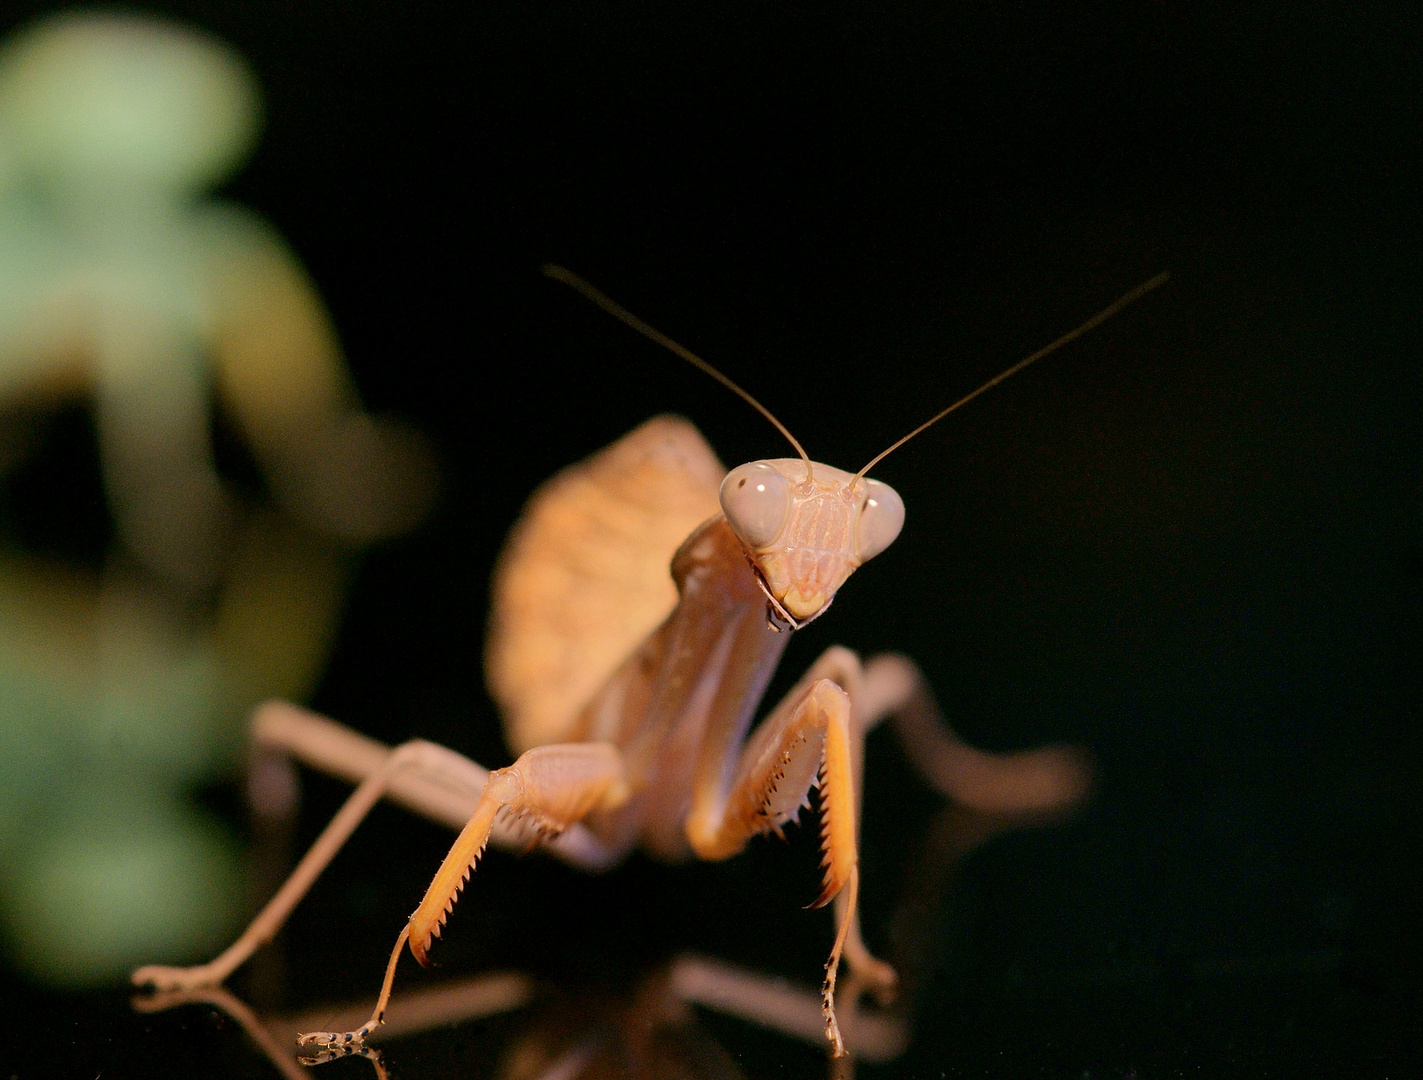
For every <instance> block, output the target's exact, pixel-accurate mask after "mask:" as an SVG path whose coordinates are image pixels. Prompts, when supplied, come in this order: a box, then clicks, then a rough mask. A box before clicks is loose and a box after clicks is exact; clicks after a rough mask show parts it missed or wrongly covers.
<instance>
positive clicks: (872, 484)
mask: <svg viewBox="0 0 1423 1080" xmlns="http://www.w3.org/2000/svg"><path fill="white" fill-rule="evenodd" d="M865 487H866V488H867V489H868V490H867V492H866V494H865V501H864V504H863V505H861V507H860V514H859V517H857V518H856V519H855V554H856V556H858V558H859V560H860V562H861V563H866V562H869V561H870V560H871V559H873V558H874V557H875V556H876V555H878V554H879V553H880V552H881V551H883V550H884V549H885V548H887V547H889V545H890V544H892V543H894V538H895V537H896V536H898V535H899V530H900V529H902V528H904V500H903V499H901V498H900V497H899V492H897V491H895V490H894V488H892V487H890V486H889V485H888V484H882V483H880V482H879V481H878V480H866V481H865Z"/></svg>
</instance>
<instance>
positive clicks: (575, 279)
mask: <svg viewBox="0 0 1423 1080" xmlns="http://www.w3.org/2000/svg"><path fill="white" fill-rule="evenodd" d="M543 273H544V277H550V278H553V280H554V281H561V282H563V283H564V284H565V285H568V286H570V287H571V288H573V289H576V290H577V291H578V292H580V293H582V294H583V295H584V296H586V297H587V298H588V299H589V300H591V301H593V303H595V304H597V305H598V306H599V307H600V308H602V309H603V310H604V311H606V312H607V313H608V314H609V315H611V316H612V317H613V318H615V319H617V320H618V321H619V322H622V323H625V324H627V325H628V326H630V327H632V328H633V329H634V330H636V331H637V332H638V333H639V334H641V335H642V336H643V337H645V338H650V339H651V340H653V341H655V342H657V344H659V345H661V346H662V347H663V348H664V349H666V350H668V351H669V352H671V353H675V354H676V355H677V356H680V357H681V358H682V359H683V360H685V361H687V363H689V364H691V365H692V366H693V367H694V368H697V369H698V370H700V371H704V372H706V374H708V375H710V376H711V377H712V378H713V379H715V380H716V381H717V382H719V383H721V385H722V386H724V387H726V388H727V389H728V390H730V391H731V392H732V393H733V394H736V395H737V396H738V397H740V398H741V399H742V400H743V401H745V402H746V403H747V404H748V405H750V406H751V407H752V408H753V409H755V410H756V411H757V412H758V413H760V414H761V415H762V416H764V417H765V418H766V419H767V420H769V421H771V423H772V424H774V425H775V426H776V430H777V431H779V432H780V433H781V434H782V435H784V436H785V437H786V440H787V441H788V442H789V443H790V444H791V445H792V446H794V447H795V451H796V453H797V454H799V455H800V457H801V460H802V461H804V462H805V479H806V481H807V482H809V481H810V479H811V477H812V475H813V472H814V468H815V467H814V466H813V465H812V464H811V462H810V455H809V454H807V453H806V452H805V448H804V447H803V446H801V444H800V443H799V442H798V441H797V440H796V437H795V436H794V435H792V434H791V433H790V429H789V428H787V427H786V425H785V424H783V423H781V422H780V421H779V420H777V419H776V418H775V416H774V415H773V414H772V412H771V410H770V409H768V408H766V406H764V405H762V404H761V403H760V402H759V401H757V400H756V399H755V398H754V397H752V396H751V395H750V394H748V393H747V392H746V391H745V390H743V389H741V387H739V386H737V385H736V384H735V383H734V382H732V381H731V380H730V379H729V378H727V377H726V376H725V375H723V374H722V373H721V372H720V371H718V370H717V369H716V368H714V367H712V366H711V365H710V364H708V363H707V362H706V361H705V360H703V359H702V358H701V357H700V356H698V355H697V354H696V353H694V352H692V350H691V349H688V348H687V347H686V346H684V345H679V344H678V343H677V342H675V341H673V340H672V339H671V338H670V337H668V336H667V335H666V334H664V333H663V332H662V331H661V330H658V329H657V328H656V327H655V326H649V325H648V324H647V323H645V322H643V321H642V320H641V319H639V318H638V317H637V316H636V315H634V314H633V313H632V312H631V311H629V310H628V309H627V308H625V307H623V306H622V305H621V304H619V303H618V302H617V301H616V300H614V299H613V298H612V297H610V296H608V295H606V294H605V293H603V292H601V291H600V290H598V289H595V288H594V287H593V286H592V285H589V284H588V283H587V282H586V281H584V280H583V279H582V278H581V277H579V276H578V275H577V274H575V273H574V272H573V271H572V270H566V269H564V268H563V267H562V266H557V265H555V264H554V263H545V264H544V267H543ZM1019 366H1021V365H1019ZM925 426H927V425H925ZM916 434H917V433H916ZM890 449H893V447H891V448H890ZM881 456H883V455H881Z"/></svg>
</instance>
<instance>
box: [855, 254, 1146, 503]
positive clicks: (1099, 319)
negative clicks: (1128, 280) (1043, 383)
mask: <svg viewBox="0 0 1423 1080" xmlns="http://www.w3.org/2000/svg"><path fill="white" fill-rule="evenodd" d="M1169 280H1171V271H1170V270H1163V271H1161V273H1159V274H1157V275H1156V276H1155V277H1154V278H1152V279H1151V280H1150V281H1144V282H1142V283H1141V284H1140V285H1138V286H1137V287H1136V288H1135V289H1132V290H1131V292H1129V293H1127V294H1126V295H1125V296H1123V297H1122V298H1121V299H1119V300H1117V301H1116V302H1115V303H1113V304H1108V305H1107V306H1106V307H1104V308H1103V309H1102V310H1101V311H1099V312H1097V314H1095V315H1093V316H1092V317H1091V318H1090V319H1088V320H1087V321H1086V322H1084V323H1083V324H1082V325H1081V326H1079V327H1078V328H1077V329H1076V330H1069V331H1068V332H1067V333H1065V334H1063V335H1062V337H1060V338H1058V339H1057V340H1056V341H1054V342H1053V343H1052V344H1051V345H1047V346H1044V347H1043V348H1041V349H1039V350H1038V351H1037V352H1035V353H1033V355H1032V356H1029V357H1027V358H1026V359H1024V360H1019V361H1018V362H1017V363H1016V364H1014V365H1013V366H1012V367H1010V368H1009V369H1008V370H1007V371H1003V372H1000V373H999V374H997V375H995V376H993V378H991V379H989V380H988V381H987V382H986V383H984V384H983V385H982V386H980V387H979V388H978V389H977V390H975V391H974V392H973V393H971V394H967V395H965V396H964V397H961V398H959V399H958V400H957V401H955V402H954V403H953V404H952V405H950V406H949V407H948V408H947V409H944V410H943V411H942V412H939V413H936V414H935V415H933V416H931V417H930V418H929V419H928V420H925V421H924V422H923V423H922V424H920V425H919V426H918V427H917V428H915V429H914V430H913V431H911V432H910V433H909V434H908V435H906V436H904V438H902V439H900V440H899V441H898V442H895V443H893V444H891V445H890V447H889V449H887V450H881V451H880V452H879V453H878V454H876V455H875V456H874V457H872V458H870V461H869V464H868V465H866V466H865V467H864V468H863V469H861V470H860V471H859V472H857V473H856V474H855V477H854V479H853V480H851V481H850V486H851V487H854V485H855V484H857V483H858V482H859V481H860V478H861V477H863V476H864V475H865V473H867V472H869V471H870V470H871V469H873V468H874V467H875V466H876V465H878V464H879V463H880V462H881V461H883V460H884V459H885V458H887V457H889V455H890V454H892V453H894V452H895V451H896V450H898V449H899V448H900V447H901V446H903V445H904V444H905V443H907V442H908V441H909V440H910V439H912V438H914V436H916V435H918V434H919V433H920V432H922V431H924V430H925V429H927V428H931V427H933V426H934V425H935V424H937V423H938V422H939V421H940V420H942V419H943V418H944V417H946V416H948V415H949V413H951V412H953V411H954V410H955V409H957V408H960V407H961V406H964V405H967V404H968V403H969V402H970V401H972V400H973V399H974V398H976V397H978V395H979V394H981V393H983V392H984V391H985V390H992V389H993V388H994V387H995V386H997V385H998V384H999V383H1001V382H1002V381H1003V380H1004V379H1007V378H1009V377H1011V376H1013V375H1016V374H1018V372H1020V371H1022V370H1023V369H1024V368H1025V367H1027V366H1028V365H1029V364H1031V363H1033V362H1034V361H1036V360H1041V359H1042V358H1043V357H1044V356H1047V355H1048V354H1049V353H1053V352H1056V351H1057V350H1058V349H1060V348H1062V347H1063V346H1064V345H1066V344H1067V343H1068V342H1071V341H1075V340H1077V339H1078V338H1080V337H1081V336H1082V335H1083V334H1085V333H1087V331H1089V330H1092V329H1095V328H1096V327H1098V326H1100V325H1101V324H1102V323H1104V322H1106V321H1107V320H1108V319H1110V318H1111V317H1112V316H1113V315H1115V314H1116V313H1117V312H1119V311H1121V310H1122V308H1124V307H1126V306H1127V305H1128V304H1132V303H1135V302H1136V301H1137V300H1140V299H1141V298H1142V297H1143V296H1145V295H1146V294H1147V293H1149V292H1151V290H1152V289H1155V288H1158V287H1159V286H1161V285H1165V284H1166V282H1168V281H1169Z"/></svg>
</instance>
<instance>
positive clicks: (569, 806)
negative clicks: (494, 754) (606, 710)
mask: <svg viewBox="0 0 1423 1080" xmlns="http://www.w3.org/2000/svg"><path fill="white" fill-rule="evenodd" d="M627 798H628V787H627V783H626V781H625V779H624V777H623V764H622V756H621V755H620V754H619V753H618V751H617V749H616V747H614V746H612V745H610V744H608V743H568V744H563V745H555V746H539V747H535V748H534V749H532V750H529V751H527V752H526V753H524V754H523V755H521V756H520V758H519V760H518V761H516V762H514V764H512V765H510V766H509V767H508V768H507V769H496V770H495V771H494V772H492V773H490V774H489V780H488V782H487V783H486V784H485V785H484V792H483V794H481V795H480V797H479V803H478V805H477V806H476V807H475V810H474V814H473V816H472V817H471V818H470V819H469V822H468V823H467V824H466V825H465V827H464V831H463V832H461V833H460V835H459V838H458V839H456V840H455V843H454V846H453V847H452V848H450V853H449V854H448V855H446V856H445V861H444V862H443V863H441V864H440V869H439V870H437V871H436V872H435V877H434V880H432V881H431V882H430V887H429V888H428V889H426V891H425V898H424V899H423V900H421V901H420V906H419V907H418V908H416V909H415V913H414V914H413V915H411V916H410V922H409V924H408V925H407V926H406V927H405V929H404V930H402V931H401V932H400V936H399V938H397V939H396V942H395V948H394V949H393V950H392V951H391V954H390V962H389V963H388V964H387V965H386V969H385V980H384V982H383V983H382V984H381V990H380V997H379V998H378V999H377V1001H376V1007H375V1011H374V1012H373V1013H372V1014H371V1018H370V1019H369V1020H368V1021H366V1023H364V1024H362V1025H361V1026H360V1027H359V1028H357V1029H356V1030H355V1031H345V1032H328V1031H316V1032H311V1033H309V1034H305V1035H302V1036H301V1038H300V1039H298V1040H297V1041H298V1042H299V1043H300V1044H301V1045H302V1046H317V1047H333V1046H347V1045H350V1044H353V1043H360V1042H362V1041H363V1040H364V1039H365V1037H366V1036H367V1035H369V1034H370V1033H371V1032H372V1031H374V1030H375V1029H376V1028H377V1027H379V1026H380V1024H381V1020H382V1018H383V1017H384V1015H385V1007H386V1004H387V1002H389V1000H390V988H391V984H392V983H393V982H394V981H395V967H396V963H397V962H398V961H399V959H400V953H401V951H402V949H403V948H404V946H405V943H406V942H407V941H409V943H410V952H411V954H412V955H413V956H414V957H415V959H416V960H418V961H419V962H420V963H421V964H422V965H428V958H427V953H428V951H429V948H430V945H431V944H432V943H433V941H434V939H435V938H437V937H439V936H440V927H441V926H443V925H444V922H445V919H446V917H448V915H449V914H450V911H451V910H452V909H453V908H454V905H455V901H456V900H457V899H459V893H460V890H461V889H462V888H464V884H465V882H466V881H468V880H469V875H470V872H471V871H472V870H473V869H474V866H475V864H476V863H477V862H478V861H479V857H480V855H482V854H483V853H484V848H485V845H486V844H488V843H489V834H490V831H491V830H492V829H493V827H494V820H495V818H496V817H497V816H498V815H499V814H500V812H501V811H507V812H509V813H510V814H512V815H514V816H516V817H520V818H524V819H525V820H526V821H527V822H528V824H530V825H532V826H533V827H534V828H535V829H536V830H537V831H538V832H539V833H540V834H543V835H556V834H558V833H559V832H562V831H563V830H564V829H566V828H568V827H569V826H570V825H573V824H575V823H577V822H579V821H581V820H582V819H583V818H585V817H586V816H587V815H588V814H590V813H592V812H593V811H595V810H611V809H615V808H616V807H618V806H621V805H622V804H623V803H624V802H626V801H627Z"/></svg>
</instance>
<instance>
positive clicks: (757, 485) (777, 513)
mask: <svg viewBox="0 0 1423 1080" xmlns="http://www.w3.org/2000/svg"><path fill="white" fill-rule="evenodd" d="M790 506H791V486H790V484H789V483H788V482H787V481H786V478H785V477H784V476H782V475H781V474H780V473H779V472H777V471H776V470H775V469H774V468H772V467H771V466H770V465H767V464H766V463H765V462H764V461H753V462H752V463H751V464H750V465H740V466H738V467H737V468H735V469H732V470H731V472H729V473H727V474H726V479H725V480H723V481H722V482H721V510H722V513H724V514H725V515H726V520H727V521H728V522H730V523H731V527H732V529H734V530H735V531H736V535H737V536H739V537H741V539H742V542H743V543H745V544H746V545H747V546H748V547H751V548H757V549H759V548H765V547H769V546H770V544H771V543H772V542H774V541H775V539H776V537H778V536H780V535H781V530H782V529H784V528H785V527H786V518H787V517H788V516H789V515H790Z"/></svg>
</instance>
